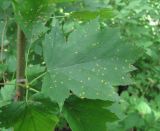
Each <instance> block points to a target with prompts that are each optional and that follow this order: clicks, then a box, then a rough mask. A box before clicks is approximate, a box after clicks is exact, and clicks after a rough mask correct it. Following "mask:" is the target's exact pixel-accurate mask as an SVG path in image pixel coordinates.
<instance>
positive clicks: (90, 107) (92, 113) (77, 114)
mask: <svg viewBox="0 0 160 131" xmlns="http://www.w3.org/2000/svg"><path fill="white" fill-rule="evenodd" d="M111 104H112V102H110V101H100V100H89V99H79V98H75V97H71V98H69V100H67V101H66V102H65V104H64V109H63V113H64V117H65V119H66V120H67V121H68V123H69V125H70V127H71V129H72V130H73V131H107V127H106V124H107V122H113V121H115V120H117V117H116V115H115V114H113V113H112V112H110V111H109V110H107V107H108V106H110V105H111Z"/></svg>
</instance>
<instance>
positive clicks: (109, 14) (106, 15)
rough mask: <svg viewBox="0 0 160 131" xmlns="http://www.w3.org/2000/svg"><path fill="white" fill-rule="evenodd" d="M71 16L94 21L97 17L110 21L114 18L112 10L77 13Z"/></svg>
mask: <svg viewBox="0 0 160 131" xmlns="http://www.w3.org/2000/svg"><path fill="white" fill-rule="evenodd" d="M70 15H71V17H73V18H76V19H78V20H92V19H95V18H97V17H99V18H100V19H110V18H112V17H113V16H114V12H113V10H111V9H100V10H96V11H89V10H86V11H77V12H73V13H71V14H70Z"/></svg>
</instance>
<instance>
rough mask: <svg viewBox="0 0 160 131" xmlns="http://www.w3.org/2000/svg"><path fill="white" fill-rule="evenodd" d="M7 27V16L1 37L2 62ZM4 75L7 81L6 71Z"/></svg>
mask: <svg viewBox="0 0 160 131" xmlns="http://www.w3.org/2000/svg"><path fill="white" fill-rule="evenodd" d="M6 27H7V18H6V20H5V23H4V27H3V30H2V38H1V40H2V41H1V63H2V64H3V51H4V36H5V32H6ZM2 75H3V81H4V82H5V75H4V72H3V73H2Z"/></svg>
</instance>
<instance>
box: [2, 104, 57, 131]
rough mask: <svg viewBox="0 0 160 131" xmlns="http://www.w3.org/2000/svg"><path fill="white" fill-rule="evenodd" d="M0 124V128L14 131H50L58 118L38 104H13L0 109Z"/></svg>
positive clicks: (45, 107) (45, 106) (44, 106)
mask: <svg viewBox="0 0 160 131" xmlns="http://www.w3.org/2000/svg"><path fill="white" fill-rule="evenodd" d="M45 104H47V103H45ZM52 108H53V109H54V107H52ZM0 122H1V123H0V127H5V128H9V127H14V131H52V130H53V129H54V127H55V125H56V123H57V122H58V118H57V116H56V115H55V114H54V112H53V111H52V110H51V109H49V108H48V107H47V105H44V104H42V103H40V102H28V103H25V102H14V103H12V104H9V105H7V106H4V107H2V108H1V112H0Z"/></svg>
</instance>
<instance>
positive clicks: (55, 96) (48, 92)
mask: <svg viewBox="0 0 160 131" xmlns="http://www.w3.org/2000/svg"><path fill="white" fill-rule="evenodd" d="M42 92H43V94H44V95H45V96H50V98H51V100H52V101H55V102H57V103H58V104H59V106H60V108H62V106H63V104H64V101H65V99H66V98H68V97H69V95H70V94H69V90H68V89H67V88H65V87H64V86H54V87H53V82H52V78H51V76H50V74H49V73H48V74H46V76H45V77H44V78H43V85H42ZM53 92H54V93H53Z"/></svg>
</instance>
